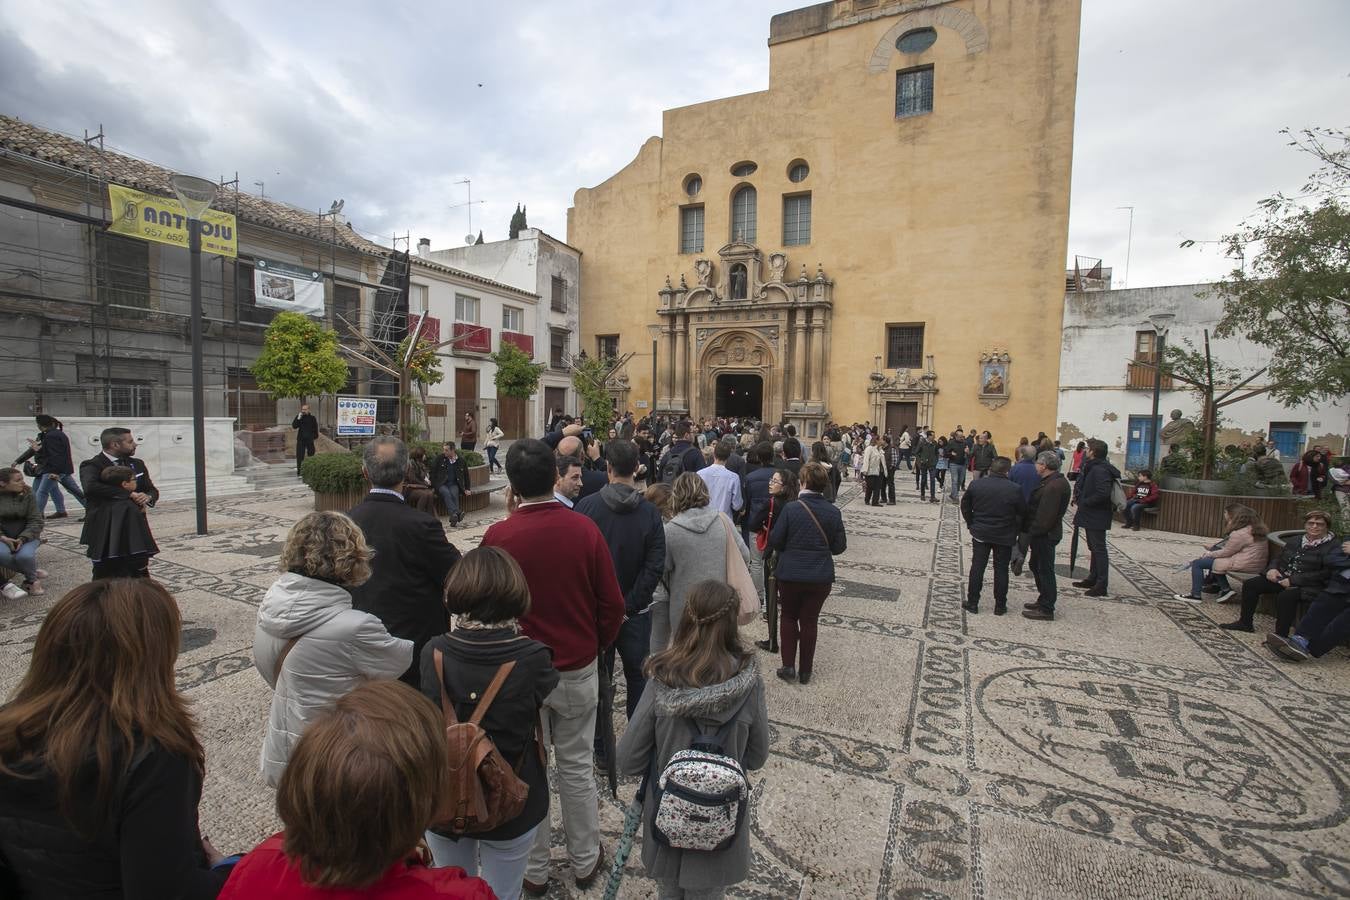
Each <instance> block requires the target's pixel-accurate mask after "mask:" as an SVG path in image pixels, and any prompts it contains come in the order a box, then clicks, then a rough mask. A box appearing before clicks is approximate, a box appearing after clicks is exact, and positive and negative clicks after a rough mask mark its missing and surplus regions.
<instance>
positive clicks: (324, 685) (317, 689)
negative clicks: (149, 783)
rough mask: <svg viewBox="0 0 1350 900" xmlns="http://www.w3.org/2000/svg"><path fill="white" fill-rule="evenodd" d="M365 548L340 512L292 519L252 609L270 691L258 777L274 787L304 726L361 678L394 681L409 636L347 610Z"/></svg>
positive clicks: (405, 659)
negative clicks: (271, 575)
mask: <svg viewBox="0 0 1350 900" xmlns="http://www.w3.org/2000/svg"><path fill="white" fill-rule="evenodd" d="M370 557H371V551H370V548H368V547H367V546H366V539H365V536H364V535H363V534H362V533H361V529H360V528H358V527H357V525H356V523H355V522H353V521H352V520H351V519H349V518H347V517H346V516H345V515H343V514H342V513H339V512H312V513H309V514H308V515H307V516H305V517H304V518H303V519H301V520H300V521H299V522H296V523H295V526H294V527H293V528H292V529H291V533H290V535H288V536H287V538H286V546H285V548H284V549H283V550H282V551H281V568H282V570H283V572H284V574H283V575H282V576H281V577H280V578H278V579H277V580H276V581H275V582H274V583H273V584H272V587H271V588H269V589H268V591H267V596H265V597H264V598H263V602H262V605H261V606H259V607H258V626H257V629H256V630H255V631H254V636H253V662H254V665H256V666H257V667H258V672H259V673H260V674H261V675H262V677H263V680H264V681H266V682H267V683H268V684H269V685H270V686H271V687H272V689H273V690H274V691H275V693H274V694H273V695H272V709H271V712H270V713H269V714H268V717H267V736H266V737H265V738H264V739H263V746H262V760H261V770H262V775H263V779H264V780H265V781H266V782H267V783H268V784H269V785H270V786H272V787H276V786H277V783H278V781H280V779H281V773H282V771H283V770H284V769H285V768H286V760H287V759H288V758H289V757H290V754H291V748H293V747H294V746H295V743H296V741H298V740H300V735H301V734H303V733H304V731H305V728H306V726H308V725H309V723H310V722H312V721H313V720H314V719H316V718H318V716H319V715H320V714H322V713H324V712H325V711H327V710H328V709H330V708H331V707H332V706H333V704H334V703H335V702H337V699H338V698H339V697H341V696H342V695H343V694H346V693H347V692H348V691H350V690H351V689H352V688H354V687H356V685H358V684H360V683H361V682H362V681H364V680H384V679H391V678H398V677H399V676H400V675H402V674H403V673H404V672H405V671H406V670H407V669H408V666H409V665H411V664H412V654H413V645H412V641H407V640H403V639H402V638H396V637H394V636H392V635H391V634H390V633H389V631H388V629H386V628H385V627H384V624H383V623H382V622H381V621H380V620H379V619H377V618H375V616H372V615H371V614H370V613H365V612H360V611H358V610H355V609H352V596H351V594H350V593H349V589H350V588H353V587H356V586H357V585H359V584H363V583H364V582H365V581H366V580H367V579H368V578H370Z"/></svg>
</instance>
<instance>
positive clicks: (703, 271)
mask: <svg viewBox="0 0 1350 900" xmlns="http://www.w3.org/2000/svg"><path fill="white" fill-rule="evenodd" d="M694 274H695V275H697V276H698V286H699V287H703V288H711V287H712V262H711V261H709V260H706V259H700V260H699V261H698V262H696V263H694Z"/></svg>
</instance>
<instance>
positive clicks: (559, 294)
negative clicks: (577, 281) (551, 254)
mask: <svg viewBox="0 0 1350 900" xmlns="http://www.w3.org/2000/svg"><path fill="white" fill-rule="evenodd" d="M549 308H550V309H552V310H553V311H554V312H567V282H566V281H563V280H562V278H561V277H560V276H558V275H554V276H553V303H552V305H551V306H550V307H549Z"/></svg>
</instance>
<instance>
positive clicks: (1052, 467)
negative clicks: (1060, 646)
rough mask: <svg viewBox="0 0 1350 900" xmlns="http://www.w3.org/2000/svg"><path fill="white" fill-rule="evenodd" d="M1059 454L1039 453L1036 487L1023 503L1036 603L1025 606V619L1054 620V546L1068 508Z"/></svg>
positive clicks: (1055, 587)
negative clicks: (1038, 478)
mask: <svg viewBox="0 0 1350 900" xmlns="http://www.w3.org/2000/svg"><path fill="white" fill-rule="evenodd" d="M1059 465H1060V460H1059V454H1058V453H1056V452H1055V451H1053V450H1045V451H1042V452H1041V454H1040V455H1039V456H1037V457H1036V474H1037V475H1039V476H1040V477H1041V482H1040V484H1038V485H1036V487H1035V489H1034V490H1033V491H1032V492H1031V500H1030V501H1029V502H1028V504H1027V541H1028V543H1029V544H1030V546H1031V562H1030V568H1031V576H1032V577H1033V578H1035V579H1036V602H1035V603H1028V604H1027V606H1026V609H1024V610H1022V615H1023V616H1025V617H1026V618H1028V619H1044V620H1046V621H1053V620H1054V618H1055V601H1056V599H1057V598H1058V596H1059V590H1058V587H1059V586H1058V585H1057V584H1056V583H1055V545H1057V544H1058V543H1059V542H1060V539H1061V538H1062V537H1063V536H1064V511H1065V510H1066V509H1068V508H1069V492H1070V485H1069V480H1068V479H1067V478H1065V477H1064V476H1063V475H1061V474H1060V471H1059Z"/></svg>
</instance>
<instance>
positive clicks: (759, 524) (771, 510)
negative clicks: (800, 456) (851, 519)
mask: <svg viewBox="0 0 1350 900" xmlns="http://www.w3.org/2000/svg"><path fill="white" fill-rule="evenodd" d="M796 499H797V476H796V475H793V474H792V472H790V471H789V470H787V469H773V470H772V474H770V476H769V500H768V502H767V503H766V504H765V505H764V511H763V514H762V515H761V516H759V517H758V518H756V519H755V520H754V531H755V548H756V549H757V550H758V551H759V554H760V557H761V558H762V559H763V560H764V567H763V568H764V596H765V597H766V598H767V600H768V603H767V604H766V605H767V607H768V609H766V610H765V613H766V618H767V619H768V621H769V639H768V640H767V641H755V646H756V647H758V648H759V649H761V650H767V651H769V652H770V653H777V652H778V588H777V587H776V586H775V583H774V569H775V568H776V567H777V565H778V553H777V552H776V551H775V550H774V549H773V547H771V546H769V535H770V534H772V533H773V523H774V522H775V521H776V520H777V518H778V516H780V515H781V514H782V512H783V510H784V509H786V508H787V505H788V504H789V503H791V502H792V501H794V500H796Z"/></svg>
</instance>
